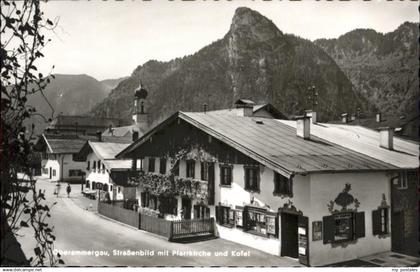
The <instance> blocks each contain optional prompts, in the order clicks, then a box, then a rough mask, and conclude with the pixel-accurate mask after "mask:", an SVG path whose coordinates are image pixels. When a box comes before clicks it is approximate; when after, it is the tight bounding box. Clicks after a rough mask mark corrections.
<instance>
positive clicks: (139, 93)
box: [133, 81, 149, 132]
mask: <svg viewBox="0 0 420 272" xmlns="http://www.w3.org/2000/svg"><path fill="white" fill-rule="evenodd" d="M146 97H147V90H146V89H145V88H143V86H142V84H141V81H140V85H139V86H138V87H137V89H136V90H134V109H133V123H134V125H136V126H137V127H138V128H139V130H140V131H141V132H145V131H146V130H147V128H148V126H149V118H148V114H147V112H146V110H145V101H146Z"/></svg>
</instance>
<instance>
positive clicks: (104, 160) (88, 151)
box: [77, 141, 135, 201]
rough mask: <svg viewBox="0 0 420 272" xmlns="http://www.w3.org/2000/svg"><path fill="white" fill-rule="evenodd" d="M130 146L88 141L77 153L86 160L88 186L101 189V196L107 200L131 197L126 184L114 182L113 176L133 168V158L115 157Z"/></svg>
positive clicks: (92, 188) (79, 157)
mask: <svg viewBox="0 0 420 272" xmlns="http://www.w3.org/2000/svg"><path fill="white" fill-rule="evenodd" d="M128 146H129V144H128V143H114V142H98V141H87V142H86V143H85V144H84V146H83V147H82V148H81V150H80V152H79V153H78V155H77V157H78V159H79V160H82V161H84V162H85V169H86V183H85V185H86V188H88V189H91V190H99V191H101V192H102V194H101V198H102V199H105V200H109V201H116V200H124V199H129V198H130V196H129V195H127V194H128V193H127V190H126V189H125V188H124V186H118V185H116V184H114V182H113V177H114V176H117V175H118V173H116V172H123V173H124V172H127V171H128V170H130V169H131V160H117V159H115V155H116V154H118V153H119V152H121V151H122V150H123V149H124V148H126V147H128ZM133 195H134V196H135V193H134V194H133Z"/></svg>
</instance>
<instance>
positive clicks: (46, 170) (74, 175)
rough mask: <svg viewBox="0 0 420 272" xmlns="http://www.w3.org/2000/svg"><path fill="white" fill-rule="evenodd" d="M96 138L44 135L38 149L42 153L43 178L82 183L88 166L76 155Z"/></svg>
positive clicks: (37, 144) (37, 145) (39, 141)
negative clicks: (77, 158) (88, 141)
mask: <svg viewBox="0 0 420 272" xmlns="http://www.w3.org/2000/svg"><path fill="white" fill-rule="evenodd" d="M89 139H96V137H94V136H82V135H75V134H74V135H62V134H42V135H41V136H40V138H39V139H38V142H37V143H36V149H37V150H38V151H40V152H42V160H41V169H42V176H43V177H45V178H48V179H50V180H51V181H61V182H81V181H82V179H83V176H84V174H85V170H86V165H85V163H84V162H80V161H77V160H76V158H75V155H76V154H77V153H78V152H79V151H80V149H81V148H82V146H83V145H84V144H85V142H86V141H87V140H89Z"/></svg>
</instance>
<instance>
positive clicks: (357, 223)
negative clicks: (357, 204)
mask: <svg viewBox="0 0 420 272" xmlns="http://www.w3.org/2000/svg"><path fill="white" fill-rule="evenodd" d="M346 215H347V216H348V215H350V219H349V218H346V217H345V216H346ZM340 217H341V218H340ZM322 219H323V220H322V221H323V241H324V244H328V243H333V244H341V243H346V242H349V241H355V240H357V239H359V238H363V237H365V229H366V223H365V212H357V211H344V212H338V213H334V214H332V215H329V216H324V217H323V218H322ZM346 219H347V221H348V222H349V223H350V226H348V227H347V228H346V229H343V228H344V227H345V226H344V227H343V226H340V225H339V224H337V220H346ZM340 228H341V230H340ZM337 231H338V234H340V233H342V234H345V231H347V232H349V233H348V235H349V237H347V238H344V239H336V237H337Z"/></svg>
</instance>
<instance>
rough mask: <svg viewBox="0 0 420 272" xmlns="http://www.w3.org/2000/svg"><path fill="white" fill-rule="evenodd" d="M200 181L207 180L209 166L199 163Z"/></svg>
mask: <svg viewBox="0 0 420 272" xmlns="http://www.w3.org/2000/svg"><path fill="white" fill-rule="evenodd" d="M200 168H201V180H207V181H208V180H209V164H208V163H207V162H201V167H200Z"/></svg>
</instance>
